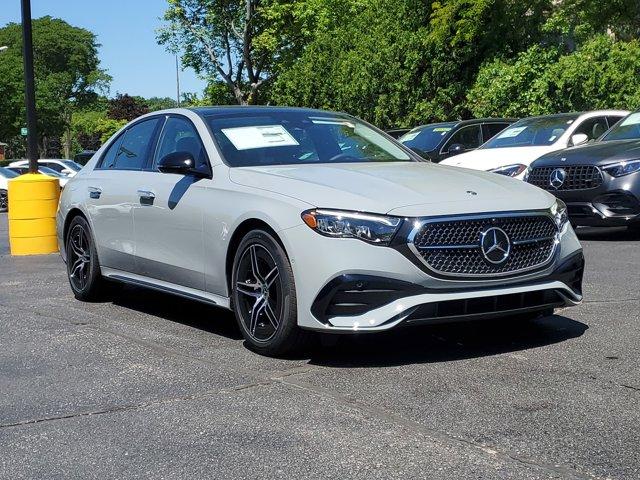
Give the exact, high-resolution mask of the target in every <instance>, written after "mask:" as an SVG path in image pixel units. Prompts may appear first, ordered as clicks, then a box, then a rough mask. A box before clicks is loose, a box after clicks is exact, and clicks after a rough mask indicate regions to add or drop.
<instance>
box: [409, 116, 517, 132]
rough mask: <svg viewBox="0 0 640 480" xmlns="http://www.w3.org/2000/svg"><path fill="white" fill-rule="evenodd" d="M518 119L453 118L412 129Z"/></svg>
mask: <svg viewBox="0 0 640 480" xmlns="http://www.w3.org/2000/svg"><path fill="white" fill-rule="evenodd" d="M516 121H517V119H516V118H493V117H492V118H471V119H469V120H451V121H449V122H436V123H425V124H423V125H418V126H416V127H414V128H413V129H412V130H415V129H422V128H426V127H451V128H453V127H460V126H465V125H476V124H478V123H492V122H501V123H504V122H509V123H513V122H516Z"/></svg>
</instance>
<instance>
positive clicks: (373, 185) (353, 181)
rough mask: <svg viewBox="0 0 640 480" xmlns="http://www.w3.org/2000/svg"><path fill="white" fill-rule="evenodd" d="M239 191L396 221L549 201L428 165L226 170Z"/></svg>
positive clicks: (515, 184) (500, 182)
mask: <svg viewBox="0 0 640 480" xmlns="http://www.w3.org/2000/svg"><path fill="white" fill-rule="evenodd" d="M229 175H230V180H231V181H232V182H235V183H238V184H240V185H245V186H249V187H253V188H256V189H262V190H267V191H270V192H274V193H279V194H282V195H286V196H289V197H293V198H295V199H297V200H301V201H303V202H306V203H308V204H310V205H313V206H315V207H322V208H335V209H344V210H358V211H366V212H371V213H392V214H395V215H400V216H423V215H448V214H456V213H470V212H493V211H507V210H534V209H543V208H548V207H549V206H550V205H551V204H552V203H553V196H552V195H550V194H548V193H547V192H544V191H543V190H541V189H538V188H536V187H533V186H532V185H529V184H526V183H523V182H521V181H519V180H514V179H511V178H508V177H504V176H502V175H496V174H493V173H485V172H472V171H469V170H464V169H460V168H452V167H443V166H440V165H435V164H432V163H419V162H394V163H374V162H371V163H343V164H319V165H281V166H265V167H242V168H232V169H230V173H229Z"/></svg>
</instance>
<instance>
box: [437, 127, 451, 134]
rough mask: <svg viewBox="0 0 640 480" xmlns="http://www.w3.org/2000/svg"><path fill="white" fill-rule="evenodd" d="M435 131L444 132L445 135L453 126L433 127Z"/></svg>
mask: <svg viewBox="0 0 640 480" xmlns="http://www.w3.org/2000/svg"><path fill="white" fill-rule="evenodd" d="M433 131H434V132H442V135H444V134H445V133H447V132H450V131H451V127H436V128H434V129H433Z"/></svg>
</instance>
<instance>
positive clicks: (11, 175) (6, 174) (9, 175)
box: [0, 167, 19, 178]
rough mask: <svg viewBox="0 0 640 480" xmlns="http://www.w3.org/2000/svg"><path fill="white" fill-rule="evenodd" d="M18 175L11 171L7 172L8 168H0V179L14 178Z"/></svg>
mask: <svg viewBox="0 0 640 480" xmlns="http://www.w3.org/2000/svg"><path fill="white" fill-rule="evenodd" d="M18 176H19V175H18V174H17V173H16V172H14V171H13V170H9V169H8V168H4V167H0V177H4V178H16V177H18Z"/></svg>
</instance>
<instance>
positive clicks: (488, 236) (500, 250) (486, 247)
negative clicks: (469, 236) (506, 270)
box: [480, 227, 511, 265]
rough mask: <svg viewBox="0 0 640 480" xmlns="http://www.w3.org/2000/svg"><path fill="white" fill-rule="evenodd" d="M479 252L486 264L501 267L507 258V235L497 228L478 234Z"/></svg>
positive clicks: (508, 244)
mask: <svg viewBox="0 0 640 480" xmlns="http://www.w3.org/2000/svg"><path fill="white" fill-rule="evenodd" d="M480 250H481V251H482V255H483V256H484V258H485V259H486V260H487V262H489V263H492V264H494V265H501V264H503V263H504V262H506V261H507V259H508V258H509V253H510V252H511V240H510V239H509V235H507V233H506V232H505V231H504V230H502V229H501V228H498V227H491V228H488V229H486V230H485V231H484V232H482V233H481V234H480Z"/></svg>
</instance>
